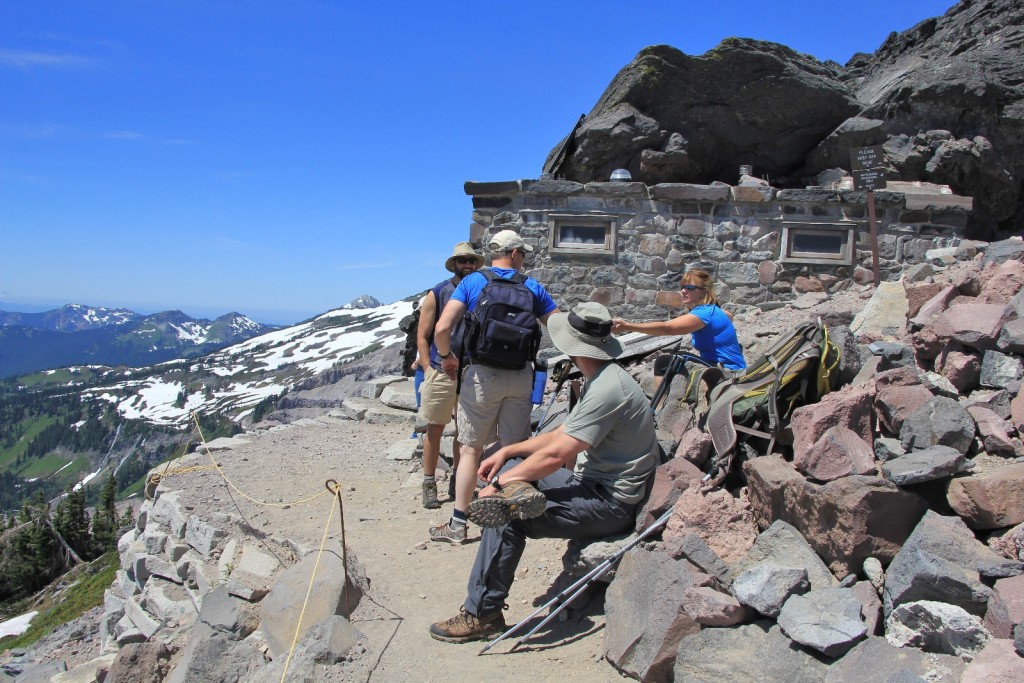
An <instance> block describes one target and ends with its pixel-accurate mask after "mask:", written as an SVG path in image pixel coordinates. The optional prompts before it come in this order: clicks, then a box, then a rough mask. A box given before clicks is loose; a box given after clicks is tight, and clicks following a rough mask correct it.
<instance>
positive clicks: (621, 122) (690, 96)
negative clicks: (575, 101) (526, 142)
mask: <svg viewBox="0 0 1024 683" xmlns="http://www.w3.org/2000/svg"><path fill="white" fill-rule="evenodd" d="M857 110H858V106H857V104H856V103H855V102H854V100H853V98H852V97H851V96H850V93H849V92H848V91H847V89H846V87H844V86H843V85H842V84H840V83H839V82H838V81H837V80H836V75H835V74H834V73H833V72H832V71H831V70H830V68H829V67H828V66H826V65H825V64H823V63H821V62H819V61H818V60H816V59H814V58H813V57H810V56H808V55H802V54H799V53H797V52H794V51H793V50H791V49H789V48H787V47H785V46H783V45H778V44H776V43H768V42H763V41H757V40H748V39H740V38H729V39H726V40H724V41H722V42H721V43H720V44H719V45H718V46H717V47H716V48H715V49H713V50H710V51H708V52H707V53H705V54H703V55H701V56H699V57H693V56H689V55H686V54H684V53H682V52H680V51H679V50H677V49H675V48H673V47H669V46H668V45H655V46H652V47H647V48H644V49H643V50H641V51H640V53H639V54H638V55H637V56H636V58H635V59H634V60H633V61H632V62H631V63H630V64H628V65H627V66H626V67H625V68H623V69H622V70H621V71H620V72H619V73H618V74H617V75H616V76H615V78H614V79H613V80H612V82H611V84H610V85H609V86H608V88H607V89H606V90H605V91H604V94H603V95H602V96H601V99H600V100H598V102H597V104H596V105H595V106H594V108H593V110H592V111H591V112H590V114H589V115H588V116H587V118H586V120H585V121H584V122H583V124H582V125H581V126H580V128H579V129H578V130H577V132H576V134H575V137H574V139H573V140H570V141H569V149H571V152H570V154H569V156H568V157H567V158H566V161H565V163H564V165H562V167H561V168H559V169H556V170H557V173H558V174H559V175H564V176H565V177H566V178H568V179H570V180H576V181H578V182H590V181H606V180H608V177H609V176H610V175H611V172H612V170H614V169H616V168H626V169H628V170H629V171H630V173H631V174H632V176H633V179H634V180H639V181H643V182H645V183H647V184H648V185H654V184H656V183H661V182H695V183H708V182H710V181H712V180H721V181H728V182H732V183H735V181H736V178H737V177H738V173H739V166H740V164H751V165H753V167H754V172H755V174H757V175H759V176H760V175H762V174H767V175H768V176H770V177H773V178H774V177H776V176H779V175H786V174H789V173H791V172H792V171H793V170H794V169H796V168H799V167H800V166H801V165H803V160H804V157H805V155H806V154H807V153H808V152H809V151H810V150H811V149H813V148H814V146H815V145H816V144H817V143H818V141H819V140H821V139H822V138H823V137H825V136H826V135H827V134H828V133H829V132H831V131H832V130H833V129H834V128H835V127H836V126H837V125H838V124H839V123H840V122H842V121H843V120H844V119H846V118H847V117H850V116H853V115H854V114H856V112H857ZM551 161H552V159H551V158H549V160H548V162H549V163H548V164H546V167H547V166H549V165H550V163H551Z"/></svg>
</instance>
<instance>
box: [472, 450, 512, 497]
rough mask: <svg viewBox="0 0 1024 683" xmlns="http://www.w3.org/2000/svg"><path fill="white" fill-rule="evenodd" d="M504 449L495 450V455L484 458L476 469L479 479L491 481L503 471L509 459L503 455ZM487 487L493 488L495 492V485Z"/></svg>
mask: <svg viewBox="0 0 1024 683" xmlns="http://www.w3.org/2000/svg"><path fill="white" fill-rule="evenodd" d="M504 450H505V449H504V448H500V449H498V450H497V451H495V452H494V454H493V455H491V456H489V457H487V458H484V460H483V461H481V463H480V467H479V468H478V469H477V471H476V478H477V479H480V480H482V481H488V482H489V481H490V480H491V479H493V478H494V475H496V474H497V473H498V472H500V471H501V468H502V466H503V465H504V464H505V461H506V460H507V459H508V458H506V457H505V456H504V455H503V451H504ZM487 488H489V489H491V493H494V489H493V487H491V486H488V487H487ZM488 495H490V494H488Z"/></svg>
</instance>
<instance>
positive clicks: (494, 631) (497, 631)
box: [430, 624, 505, 643]
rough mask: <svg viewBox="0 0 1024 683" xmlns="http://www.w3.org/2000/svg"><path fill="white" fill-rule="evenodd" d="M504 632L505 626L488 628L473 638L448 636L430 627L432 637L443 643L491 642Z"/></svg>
mask: <svg viewBox="0 0 1024 683" xmlns="http://www.w3.org/2000/svg"><path fill="white" fill-rule="evenodd" d="M504 632H505V625H504V624H502V625H501V628H496V627H492V626H488V627H487V630H486V631H480V632H479V633H474V634H473V635H471V636H446V635H444V634H442V633H438V632H436V631H434V627H433V626H431V627H430V637H431V638H433V639H434V640H440V641H441V642H443V643H472V642H473V641H474V640H489V639H490V638H497V637H498V636H500V635H501V634H502V633H504Z"/></svg>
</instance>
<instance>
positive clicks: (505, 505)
mask: <svg viewBox="0 0 1024 683" xmlns="http://www.w3.org/2000/svg"><path fill="white" fill-rule="evenodd" d="M547 503H548V499H547V498H546V497H545V496H544V494H543V493H541V492H540V491H538V490H537V489H536V487H534V485H533V484H531V483H529V482H525V481H513V482H511V483H508V484H505V485H504V486H503V487H502V489H501V491H499V492H497V493H495V494H494V495H493V496H487V497H486V498H477V499H476V500H474V501H473V502H472V503H470V504H469V508H468V509H467V510H466V517H468V518H469V521H471V522H473V524H476V525H477V526H481V527H484V528H485V529H487V528H491V527H496V526H504V525H505V524H508V523H509V522H511V521H512V520H514V519H533V518H534V517H540V516H541V515H542V514H544V509H545V508H546V507H547Z"/></svg>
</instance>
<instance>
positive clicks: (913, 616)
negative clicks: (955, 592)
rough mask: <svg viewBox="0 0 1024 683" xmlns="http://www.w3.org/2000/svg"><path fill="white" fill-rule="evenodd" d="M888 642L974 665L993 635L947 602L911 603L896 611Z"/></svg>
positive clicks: (891, 617)
mask: <svg viewBox="0 0 1024 683" xmlns="http://www.w3.org/2000/svg"><path fill="white" fill-rule="evenodd" d="M885 631H886V636H885V638H886V640H888V641H889V643H891V644H892V645H895V646H897V647H916V648H920V649H922V650H924V651H925V652H938V653H940V654H947V655H954V656H956V657H960V658H961V659H963V660H964V661H967V662H969V661H971V660H972V659H974V655H975V654H977V653H978V652H979V651H981V649H982V648H983V647H985V644H986V643H988V641H989V640H990V639H991V637H992V636H991V634H989V632H988V631H987V630H986V629H985V627H984V626H982V624H981V620H980V619H979V618H978V617H976V616H974V615H972V614H968V613H967V612H966V610H964V609H962V608H960V607H957V606H956V605H950V604H948V603H945V602H934V601H931V600H921V601H918V602H908V603H905V604H902V605H900V606H899V607H897V608H896V609H894V610H893V612H892V614H890V615H889V618H888V619H887V620H886V623H885Z"/></svg>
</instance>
